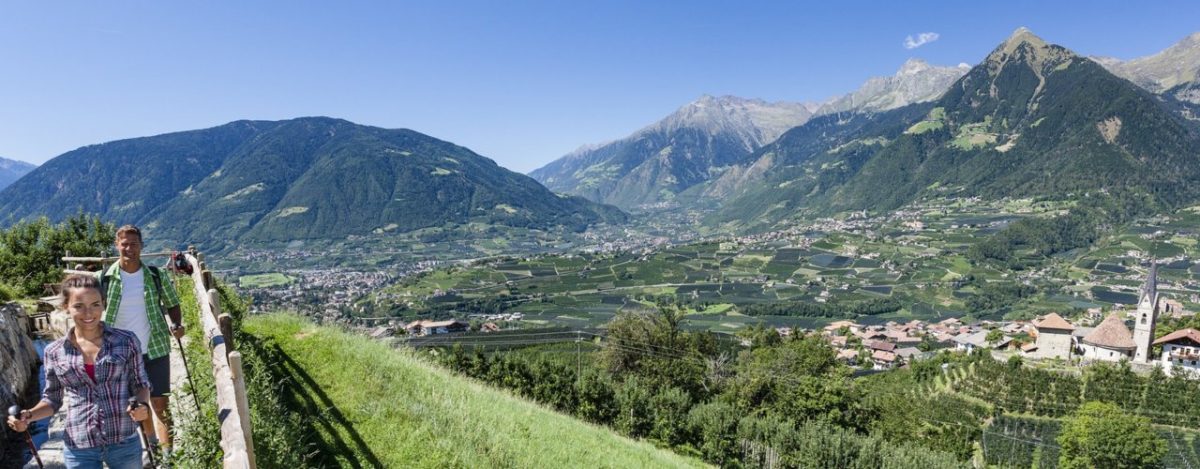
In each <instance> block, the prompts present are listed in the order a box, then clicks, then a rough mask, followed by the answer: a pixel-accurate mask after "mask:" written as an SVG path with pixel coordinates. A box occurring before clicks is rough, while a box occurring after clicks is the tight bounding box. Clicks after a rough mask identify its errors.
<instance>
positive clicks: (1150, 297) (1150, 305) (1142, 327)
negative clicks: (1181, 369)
mask: <svg viewBox="0 0 1200 469" xmlns="http://www.w3.org/2000/svg"><path fill="white" fill-rule="evenodd" d="M1158 303H1159V302H1158V264H1157V263H1155V262H1151V263H1150V274H1149V275H1148V276H1147V277H1146V283H1145V284H1143V285H1142V290H1141V292H1140V294H1139V296H1138V304H1137V313H1136V316H1135V317H1134V324H1133V342H1134V344H1136V345H1137V349H1136V350H1135V351H1134V354H1133V361H1135V362H1137V363H1150V345H1151V344H1152V343H1153V342H1154V325H1155V322H1156V321H1158V312H1159V311H1158Z"/></svg>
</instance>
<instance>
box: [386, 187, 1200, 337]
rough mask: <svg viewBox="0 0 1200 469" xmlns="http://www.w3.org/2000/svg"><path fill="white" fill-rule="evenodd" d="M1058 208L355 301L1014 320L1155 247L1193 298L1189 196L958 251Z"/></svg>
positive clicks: (593, 318)
mask: <svg viewBox="0 0 1200 469" xmlns="http://www.w3.org/2000/svg"><path fill="white" fill-rule="evenodd" d="M1066 207H1068V204H1063V203H1054V202H1044V201H1037V202H1035V201H1032V200H1028V199H1023V200H1008V201H1002V202H994V203H983V202H978V201H974V200H962V199H954V200H951V201H942V202H940V203H928V204H924V205H919V206H914V207H909V208H907V209H905V210H901V211H897V212H893V213H890V214H887V215H883V216H878V217H874V218H867V217H862V216H857V217H854V216H851V217H848V218H843V219H825V220H819V221H816V222H811V223H804V224H798V225H795V226H791V227H789V228H787V229H784V230H780V231H776V232H771V233H766V234H762V235H756V236H747V237H741V238H729V237H727V238H722V239H718V240H712V241H707V242H701V243H696V244H688V245H680V246H668V247H663V248H659V249H647V250H639V251H636V252H623V253H617V254H608V253H603V254H602V253H576V254H566V255H540V256H533V257H525V258H514V257H505V258H491V259H487V260H483V261H477V262H475V263H473V264H471V265H466V266H464V265H460V266H456V267H451V268H447V269H442V270H437V271H434V272H430V273H426V274H424V275H421V276H418V277H414V278H410V279H408V280H406V281H404V282H402V283H400V284H398V285H395V286H393V287H390V288H388V289H386V290H385V291H382V292H380V293H379V294H377V295H374V296H373V297H372V298H368V299H366V300H365V302H367V303H372V304H373V306H374V307H373V308H371V310H372V311H375V313H376V314H375V315H376V316H379V315H381V314H378V312H379V310H380V309H383V310H384V311H386V314H391V315H396V316H401V317H409V318H411V317H463V316H465V315H467V314H472V313H502V312H507V313H522V318H521V319H520V321H522V322H524V323H527V324H528V325H529V326H530V327H541V326H547V325H551V326H566V327H573V328H579V327H596V326H600V325H602V324H604V323H606V322H607V321H608V320H610V319H611V318H612V317H613V316H614V315H615V314H616V313H617V312H618V311H620V310H622V309H639V308H650V307H653V305H654V304H655V302H656V301H658V300H663V299H668V300H671V301H680V302H683V303H685V304H686V305H687V307H688V308H689V312H690V314H689V316H688V317H687V321H686V326H687V327H692V328H704V329H711V330H717V331H733V330H737V329H740V328H742V327H745V326H746V325H747V324H753V323H760V322H762V323H766V324H769V325H772V326H793V327H806V328H811V327H815V326H819V325H822V324H825V323H828V322H830V321H833V320H837V319H855V320H858V321H860V322H865V323H873V322H884V321H888V320H897V321H907V320H910V319H924V320H940V319H942V318H946V317H962V316H968V315H970V316H972V317H975V318H979V319H1001V318H1009V319H1012V318H1031V317H1033V316H1035V315H1038V314H1044V313H1046V312H1050V311H1054V312H1059V313H1060V314H1064V315H1066V316H1068V317H1070V316H1073V315H1075V314H1076V313H1079V312H1082V310H1084V309H1087V308H1096V307H1104V308H1112V307H1114V306H1116V305H1128V304H1130V303H1132V302H1133V301H1134V300H1135V299H1136V297H1135V293H1136V291H1137V288H1138V287H1139V286H1140V285H1141V283H1142V281H1143V279H1144V275H1145V270H1146V269H1145V267H1144V265H1143V264H1144V262H1145V259H1147V258H1149V257H1154V258H1156V259H1159V260H1161V261H1162V262H1163V265H1162V267H1161V268H1160V269H1159V272H1160V285H1161V286H1160V290H1161V291H1165V292H1166V293H1168V294H1169V295H1170V296H1171V297H1173V298H1175V299H1176V300H1179V301H1181V302H1182V303H1183V304H1184V305H1185V307H1187V308H1188V309H1191V310H1196V308H1197V307H1198V306H1200V304H1198V303H1200V297H1197V294H1200V286H1197V280H1200V264H1196V263H1195V261H1194V259H1195V258H1197V257H1198V256H1200V253H1197V245H1196V239H1195V236H1194V234H1195V233H1196V232H1197V231H1200V214H1198V210H1200V209H1197V208H1192V209H1188V210H1182V211H1180V212H1179V213H1177V214H1176V215H1174V216H1170V217H1158V218H1155V219H1150V220H1142V221H1140V222H1138V223H1137V224H1135V225H1134V226H1132V227H1128V228H1125V229H1122V230H1121V231H1117V232H1109V233H1108V234H1107V235H1106V236H1104V237H1103V238H1102V239H1100V240H1099V241H1098V242H1097V243H1096V244H1095V245H1094V247H1092V248H1088V249H1076V250H1074V251H1070V252H1066V253H1061V254H1058V255H1055V256H1054V257H1052V258H1040V257H1038V256H1036V255H1035V254H1034V253H1033V251H1032V249H1030V250H1025V251H1018V252H1017V255H1018V257H1020V258H1022V259H1026V260H1028V265H1029V268H1026V269H1024V270H1011V269H1008V268H1003V267H999V266H994V265H992V264H988V263H977V262H972V261H971V260H970V259H969V258H968V256H967V253H968V250H969V249H970V248H971V246H972V245H974V244H975V243H978V242H979V241H980V240H983V239H987V237H988V236H989V235H991V234H993V233H996V232H997V231H999V230H1002V229H1003V228H1004V227H1005V226H1007V225H1008V224H1010V223H1012V222H1013V221H1016V220H1020V219H1023V218H1029V217H1045V216H1052V215H1055V214H1059V213H1062V210H1064V209H1065V208H1066ZM886 298H894V299H896V300H897V302H898V305H899V307H897V308H875V309H873V310H872V311H870V312H869V313H867V314H869V316H860V314H859V313H857V312H856V311H860V310H861V308H860V309H855V307H856V305H863V304H866V303H868V302H871V301H873V300H880V299H886ZM794 304H810V305H829V307H828V308H824V309H821V314H813V313H812V309H813V308H808V309H805V310H804V311H789V310H788V307H787V305H794ZM754 305H759V306H764V305H766V306H771V305H779V306H780V307H779V308H774V309H771V308H759V309H755V308H754ZM818 309H820V308H818ZM880 309H882V311H880ZM764 311H768V312H767V313H764ZM386 314H385V315H386ZM751 315H753V317H752V316H751Z"/></svg>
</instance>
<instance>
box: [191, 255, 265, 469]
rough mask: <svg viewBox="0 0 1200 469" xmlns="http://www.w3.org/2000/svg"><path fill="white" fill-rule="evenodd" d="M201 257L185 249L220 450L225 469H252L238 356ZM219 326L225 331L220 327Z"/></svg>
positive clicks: (246, 405) (247, 414) (247, 413)
mask: <svg viewBox="0 0 1200 469" xmlns="http://www.w3.org/2000/svg"><path fill="white" fill-rule="evenodd" d="M202 257H203V256H201V255H200V254H199V253H197V252H196V251H195V249H189V250H188V253H187V261H188V263H189V264H191V266H192V283H193V284H194V285H195V288H196V300H197V301H198V302H199V303H200V327H201V328H202V329H203V332H204V340H205V342H206V343H207V344H208V348H209V350H211V351H212V370H213V381H214V383H215V385H216V390H217V419H219V420H220V422H221V450H222V452H223V453H224V459H223V461H222V462H223V464H224V467H225V468H226V469H234V468H237V469H241V468H254V467H255V466H256V465H255V462H254V440H253V438H252V431H251V428H250V405H249V401H247V399H246V384H245V378H244V376H243V375H242V355H241V353H239V352H237V351H236V350H234V349H233V336H232V332H233V331H232V330H230V326H229V324H230V322H229V321H228V319H226V320H225V321H222V320H221V319H222V317H224V318H228V317H229V316H228V315H223V314H221V294H220V292H218V291H217V289H216V284H215V283H214V282H213V276H212V272H209V271H208V270H207V268H206V266H205V265H204V262H203V261H202V260H201V259H202ZM222 322H224V323H225V327H224V328H223V327H222Z"/></svg>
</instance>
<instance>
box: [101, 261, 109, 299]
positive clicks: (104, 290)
mask: <svg viewBox="0 0 1200 469" xmlns="http://www.w3.org/2000/svg"><path fill="white" fill-rule="evenodd" d="M107 270H108V269H100V299H102V300H104V303H105V304H108V275H107V274H108V272H107Z"/></svg>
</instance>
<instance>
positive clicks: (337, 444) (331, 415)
mask: <svg viewBox="0 0 1200 469" xmlns="http://www.w3.org/2000/svg"><path fill="white" fill-rule="evenodd" d="M267 347H269V348H270V355H271V358H272V359H274V360H273V361H275V362H276V363H278V364H279V368H277V369H278V370H279V372H280V373H281V374H282V376H281V378H282V383H281V384H282V386H283V388H284V390H285V393H284V399H285V403H286V405H287V406H288V408H289V409H291V410H292V411H295V412H299V413H301V415H307V416H309V418H308V419H306V420H305V422H307V424H308V425H307V426H308V430H309V432H310V433H309V434H310V435H313V436H314V440H316V441H314V443H315V444H316V446H317V448H318V449H319V451H320V455H321V456H324V458H321V459H326V461H323V463H325V464H329V465H332V464H334V463H336V460H334V458H333V457H332V456H333V455H343V456H345V460H346V461H347V462H348V463H349V464H350V467H355V468H361V467H364V466H363V462H364V461H365V463H366V464H367V465H368V467H377V468H382V467H384V466H383V463H382V462H380V461H379V457H378V456H376V455H375V453H374V452H372V451H371V448H370V447H369V446H367V443H366V442H365V441H363V438H362V435H360V434H359V433H358V431H356V430H355V429H354V426H353V425H352V424H351V423H350V421H349V420H347V419H346V416H345V415H343V414H342V412H341V411H340V410H338V408H337V407H336V406H335V405H334V403H333V400H331V399H329V396H328V395H326V394H325V391H323V390H322V389H321V386H320V384H318V383H317V382H316V380H314V379H313V378H312V376H310V375H309V374H308V373H307V372H305V371H304V368H302V367H301V366H300V365H299V364H297V363H296V362H295V361H294V360H292V358H291V357H289V356H288V355H287V353H285V352H284V351H283V349H281V348H280V347H279V345H278V344H269V345H267ZM318 429H324V430H325V431H324V434H325V435H328V437H327V438H321V437H320V436H319V435H320V434H321V433H320V432H318V431H317V430H318ZM343 434H345V435H348V436H349V440H350V441H346V439H345V438H343V437H342V435H343ZM352 446H353V447H352Z"/></svg>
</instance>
